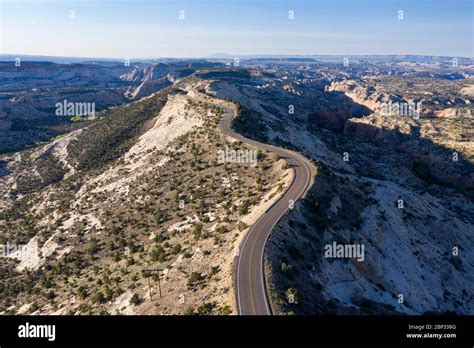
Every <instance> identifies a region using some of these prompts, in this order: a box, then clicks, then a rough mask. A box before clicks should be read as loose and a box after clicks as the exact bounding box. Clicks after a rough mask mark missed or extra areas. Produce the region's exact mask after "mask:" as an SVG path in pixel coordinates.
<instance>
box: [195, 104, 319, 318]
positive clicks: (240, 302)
mask: <svg viewBox="0 0 474 348" xmlns="http://www.w3.org/2000/svg"><path fill="white" fill-rule="evenodd" d="M201 100H202V99H201ZM203 101H205V102H208V103H209V100H203ZM212 104H214V105H217V106H219V107H221V108H222V109H223V110H224V112H225V115H224V117H223V118H222V120H221V122H220V124H219V127H220V129H221V131H222V132H223V133H224V134H225V135H227V136H230V137H232V138H234V139H236V140H239V141H242V142H244V143H247V144H250V145H253V146H255V147H257V148H260V149H263V150H267V151H270V152H273V153H276V154H277V155H279V156H280V157H281V158H283V159H284V160H286V162H287V163H288V165H289V166H290V168H292V169H293V174H294V175H293V179H292V181H291V183H290V185H289V186H288V187H287V189H286V190H285V191H284V192H283V193H282V195H281V196H280V197H279V198H278V200H277V201H275V202H274V203H273V204H272V205H271V206H270V207H269V208H268V209H267V210H266V211H265V213H264V214H263V215H262V216H261V217H260V218H259V219H258V220H257V221H256V222H255V224H254V225H253V226H252V227H251V228H250V231H249V232H248V233H247V235H246V236H245V238H244V240H243V243H242V245H241V247H240V248H239V253H238V256H237V257H238V259H237V264H236V275H235V282H236V290H237V293H236V297H237V309H238V312H239V314H240V315H271V314H272V309H271V307H270V304H269V301H268V297H267V288H266V280H265V272H264V252H265V244H266V242H267V240H268V237H269V236H270V233H271V232H272V230H273V228H274V227H275V225H276V224H277V223H278V221H279V220H280V218H281V217H282V216H283V215H284V214H285V212H286V211H287V210H288V209H291V208H292V203H294V202H296V201H297V200H298V199H299V198H301V197H303V196H304V195H305V194H306V192H307V191H308V190H309V188H310V187H311V186H312V184H313V180H314V172H315V169H314V166H313V164H312V163H311V162H310V161H309V160H308V159H307V158H306V157H304V156H303V155H301V154H299V153H297V152H294V151H291V150H287V149H283V148H279V147H276V146H272V145H268V144H263V143H260V142H258V141H255V140H252V139H248V138H245V137H243V136H242V135H240V134H238V133H236V132H234V131H233V130H232V128H231V126H232V120H233V118H234V116H235V115H234V110H233V109H232V108H231V107H229V106H227V105H226V104H225V103H224V102H221V101H220V100H219V102H217V103H212Z"/></svg>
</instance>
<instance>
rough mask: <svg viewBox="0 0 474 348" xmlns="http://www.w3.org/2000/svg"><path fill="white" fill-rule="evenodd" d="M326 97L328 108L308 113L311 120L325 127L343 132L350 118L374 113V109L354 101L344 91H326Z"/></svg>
mask: <svg viewBox="0 0 474 348" xmlns="http://www.w3.org/2000/svg"><path fill="white" fill-rule="evenodd" d="M324 97H325V98H326V99H327V100H326V102H327V103H328V108H326V109H325V110H317V111H315V112H312V113H310V114H309V115H308V121H309V122H311V123H313V124H316V125H317V126H318V127H321V128H324V129H328V130H331V131H336V132H342V131H343V130H344V125H345V123H346V121H347V120H348V119H349V118H352V117H357V118H358V117H363V116H368V115H370V114H372V113H373V110H371V109H369V108H368V107H366V106H365V105H362V104H359V103H356V102H354V101H353V100H352V99H351V98H349V97H348V96H346V95H345V94H344V93H343V92H339V91H333V92H326V93H324Z"/></svg>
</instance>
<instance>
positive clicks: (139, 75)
mask: <svg viewBox="0 0 474 348" xmlns="http://www.w3.org/2000/svg"><path fill="white" fill-rule="evenodd" d="M200 64H202V63H192V62H186V63H179V62H176V63H168V64H164V63H157V64H144V63H136V64H134V63H129V64H128V63H127V64H124V63H120V62H109V63H91V62H87V63H75V64H57V63H50V62H21V64H20V66H15V63H14V62H0V80H1V81H2V84H1V86H0V153H2V152H11V151H14V150H21V149H24V148H26V147H28V146H31V145H34V144H35V143H38V142H42V141H49V140H50V139H52V138H54V137H56V136H58V135H61V134H64V133H67V132H70V131H73V130H75V129H78V128H81V127H82V126H83V125H77V124H75V123H76V122H77V120H78V118H76V119H74V118H73V117H74V116H77V115H76V114H72V115H61V114H59V115H58V114H57V113H56V110H57V108H56V103H58V102H59V103H63V102H64V101H67V102H69V103H79V104H82V103H89V104H92V103H93V104H94V109H95V111H96V112H97V113H98V114H99V113H100V112H101V111H103V110H106V109H107V108H109V107H111V106H115V105H120V104H124V103H127V102H130V101H133V100H138V99H140V98H143V97H146V96H148V95H151V94H152V93H153V92H156V91H159V90H161V89H163V88H165V87H167V86H170V85H171V84H172V83H173V82H174V81H176V80H177V79H179V78H182V77H185V76H188V75H190V74H192V73H193V72H194V71H195V69H196V67H197V66H199V65H200ZM208 65H213V64H208ZM79 116H81V115H79ZM82 116H84V115H82ZM79 120H80V118H79ZM85 121H87V120H85Z"/></svg>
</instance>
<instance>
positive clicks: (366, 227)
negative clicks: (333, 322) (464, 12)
mask: <svg viewBox="0 0 474 348" xmlns="http://www.w3.org/2000/svg"><path fill="white" fill-rule="evenodd" d="M422 85H423V86H424V88H421V86H422ZM472 85H473V81H472V79H463V80H456V81H451V80H443V79H439V80H434V79H433V78H429V79H425V78H423V79H420V78H419V77H416V76H414V77H409V76H403V77H378V78H373V79H372V78H371V79H362V80H357V81H342V82H337V81H333V82H331V83H329V84H328V85H327V86H326V87H325V89H324V92H321V90H320V89H316V90H315V89H313V88H311V85H310V86H305V85H304V83H301V81H299V80H296V81H291V80H288V79H283V80H280V81H278V80H277V79H270V78H266V79H264V80H263V81H258V80H256V79H251V78H250V77H249V78H248V79H247V80H237V79H235V78H234V79H233V80H232V81H231V79H229V78H227V77H226V78H220V79H215V80H214V83H213V84H212V85H211V87H210V91H209V92H210V93H214V94H215V95H217V96H218V97H221V98H230V99H231V100H234V101H235V102H238V103H240V104H241V105H242V106H243V107H244V109H245V110H246V114H245V115H244V117H242V118H239V119H238V120H237V122H236V126H237V127H238V129H239V130H240V132H242V133H244V134H247V136H249V137H253V138H257V139H260V140H264V141H267V142H270V143H273V144H276V145H280V146H286V147H289V148H294V149H297V150H299V151H302V152H303V153H305V154H306V156H308V157H309V158H311V159H313V160H314V161H315V163H316V165H317V167H318V173H317V175H316V178H315V184H314V186H313V188H312V190H311V192H310V194H309V195H308V197H307V198H306V199H305V200H304V201H303V202H302V203H301V204H297V205H296V209H295V210H294V211H292V212H291V213H288V214H287V215H286V216H285V217H284V218H283V220H282V221H281V222H280V223H279V224H278V225H277V228H276V229H275V231H274V232H273V233H272V235H271V237H270V239H269V242H268V245H267V254H266V259H267V274H268V279H267V282H268V283H269V287H270V289H271V290H270V292H271V296H272V306H273V310H274V312H276V313H297V314H390V313H392V314H393V313H405V314H422V313H464V314H467V313H472V311H473V309H474V298H473V293H472V289H471V286H470V284H471V283H472V281H473V280H474V279H473V277H472V274H473V265H474V254H473V252H472V250H473V249H472V247H473V246H474V240H473V235H472V230H473V225H474V220H473V218H472V216H474V215H473V212H474V211H473V204H472V203H473V202H472V201H473V197H474V196H473V186H472V184H473V173H474V171H473V165H474V163H473V155H474V152H473V145H472V134H473V133H472V131H473V123H472V113H471V110H472V95H470V91H471V89H472ZM288 86H292V88H288ZM407 86H411V87H407ZM434 87H436V88H434ZM298 90H299V92H297V95H298V97H299V98H295V97H294V94H295V91H298ZM428 92H430V93H428ZM420 93H421V94H422V95H423V96H424V99H425V103H424V104H423V105H426V107H427V109H425V110H424V111H423V112H422V114H421V117H419V118H418V119H414V118H413V117H408V116H400V115H397V116H394V115H392V116H384V115H380V114H379V109H378V108H379V107H380V103H382V102H384V101H387V100H389V99H391V98H395V100H406V101H410V100H412V99H413V98H415V97H418V96H419V94H420ZM316 98H317V100H318V102H317V103H316V102H315V100H316ZM348 99H349V100H348ZM280 101H281V104H280ZM338 101H342V102H338ZM351 101H352V103H351ZM313 103H314V104H313ZM290 105H293V107H294V111H295V112H294V114H291V113H290V112H289V107H290ZM355 110H357V114H356V112H355ZM452 110H454V111H452ZM333 114H337V115H338V117H333V116H332V115H333ZM364 114H365V115H364ZM354 116H358V117H354ZM334 242H336V243H337V244H341V245H349V246H350V245H359V246H364V250H365V257H364V259H363V261H358V260H357V258H355V257H339V258H338V257H336V258H327V257H325V251H326V247H327V246H328V245H332V244H333V243H334Z"/></svg>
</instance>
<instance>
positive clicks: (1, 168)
mask: <svg viewBox="0 0 474 348" xmlns="http://www.w3.org/2000/svg"><path fill="white" fill-rule="evenodd" d="M8 174H10V171H9V170H8V162H7V161H4V160H0V177H2V176H7V175H8Z"/></svg>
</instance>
